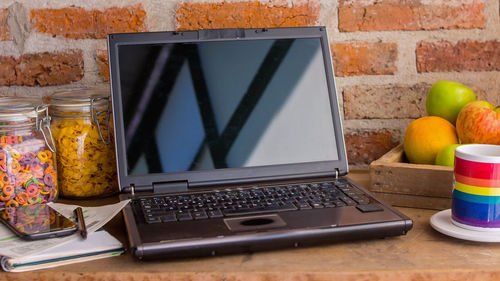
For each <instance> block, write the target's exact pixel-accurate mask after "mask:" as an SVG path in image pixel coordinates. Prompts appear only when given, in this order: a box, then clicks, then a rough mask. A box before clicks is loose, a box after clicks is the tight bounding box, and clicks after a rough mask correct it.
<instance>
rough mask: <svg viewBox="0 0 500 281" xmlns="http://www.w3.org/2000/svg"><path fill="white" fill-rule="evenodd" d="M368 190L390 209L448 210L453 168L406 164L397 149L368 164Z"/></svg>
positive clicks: (400, 151)
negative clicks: (394, 207) (390, 207)
mask: <svg viewBox="0 0 500 281" xmlns="http://www.w3.org/2000/svg"><path fill="white" fill-rule="evenodd" d="M370 179H371V185H370V190H371V191H372V192H374V193H375V194H376V195H377V196H378V197H379V198H381V199H382V200H385V201H386V202H388V203H390V204H392V205H394V206H402V207H416V208H425V209H436V210H444V209H449V208H451V193H452V189H453V167H446V166H437V165H421V164H410V163H408V161H407V160H406V157H405V156H404V153H403V145H399V146H397V147H395V148H393V149H392V150H390V151H389V152H387V153H386V154H385V155H383V156H382V157H381V158H379V159H378V160H375V161H373V162H372V163H371V164H370Z"/></svg>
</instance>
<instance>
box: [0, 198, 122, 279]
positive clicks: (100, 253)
mask: <svg viewBox="0 0 500 281" xmlns="http://www.w3.org/2000/svg"><path fill="white" fill-rule="evenodd" d="M128 202H129V201H122V202H119V203H116V204H113V205H107V206H101V207H82V208H83V213H84V217H85V225H86V227H87V231H88V236H87V239H85V240H83V239H82V238H81V237H80V235H79V234H73V235H71V236H66V237H61V238H53V239H44V240H37V241H25V240H21V239H19V238H18V237H17V236H15V235H14V234H13V233H12V232H10V230H8V229H7V228H6V227H5V226H3V225H0V256H1V258H0V265H1V267H2V269H3V270H4V271H12V272H21V271H28V270H34V269H43V268H49V267H55V266H60V265H64V264H70V263H77V262H83V261H88V260H94V259H100V258H105V257H112V256H116V255H119V254H121V253H122V252H123V251H124V250H125V248H124V247H123V245H122V243H121V242H120V241H118V240H117V239H116V238H114V237H113V236H111V235H110V234H109V233H107V232H106V231H104V230H99V231H96V230H98V229H100V228H101V227H102V226H103V225H105V224H106V223H107V222H108V221H109V220H111V219H112V218H113V217H114V216H115V215H116V214H118V212H120V211H121V209H123V207H125V205H126V204H127V203H128ZM51 206H52V207H53V208H54V209H56V210H57V211H59V212H60V213H62V214H63V215H64V216H66V217H68V218H72V216H73V210H74V209H75V208H76V207H79V206H76V205H66V204H60V203H51Z"/></svg>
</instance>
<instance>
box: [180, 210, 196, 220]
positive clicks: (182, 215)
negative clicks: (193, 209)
mask: <svg viewBox="0 0 500 281" xmlns="http://www.w3.org/2000/svg"><path fill="white" fill-rule="evenodd" d="M177 219H178V220H179V221H189V220H192V219H193V217H192V216H191V214H190V213H189V212H177Z"/></svg>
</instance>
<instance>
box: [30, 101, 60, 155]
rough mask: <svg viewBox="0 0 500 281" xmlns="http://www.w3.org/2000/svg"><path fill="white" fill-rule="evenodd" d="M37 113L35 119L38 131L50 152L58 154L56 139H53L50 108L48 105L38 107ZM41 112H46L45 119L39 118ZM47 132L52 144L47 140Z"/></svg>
mask: <svg viewBox="0 0 500 281" xmlns="http://www.w3.org/2000/svg"><path fill="white" fill-rule="evenodd" d="M35 111H36V119H35V128H36V131H37V132H38V131H40V132H41V133H42V136H43V139H44V140H45V144H47V147H48V148H49V149H50V151H52V152H56V146H55V142H54V138H53V137H52V131H51V130H50V116H49V106H48V105H46V104H42V105H38V106H37V107H36V108H35ZM41 111H45V117H42V118H39V117H38V114H39V112H41ZM45 131H47V133H48V135H49V138H50V143H49V140H48V139H47V135H46V134H45Z"/></svg>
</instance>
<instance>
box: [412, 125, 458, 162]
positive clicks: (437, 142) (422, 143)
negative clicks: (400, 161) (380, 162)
mask: <svg viewBox="0 0 500 281" xmlns="http://www.w3.org/2000/svg"><path fill="white" fill-rule="evenodd" d="M455 143H458V137H457V132H456V130H455V126H453V124H451V123H450V122H449V121H448V120H446V119H444V118H441V117H437V116H425V117H421V118H418V119H416V120H414V121H413V122H411V123H410V125H408V128H406V132H405V136H404V142H403V148H404V152H405V155H406V158H408V161H410V163H415V164H434V162H435V160H436V155H437V154H438V152H439V151H440V150H441V149H443V148H444V147H445V146H447V145H449V144H455Z"/></svg>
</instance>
